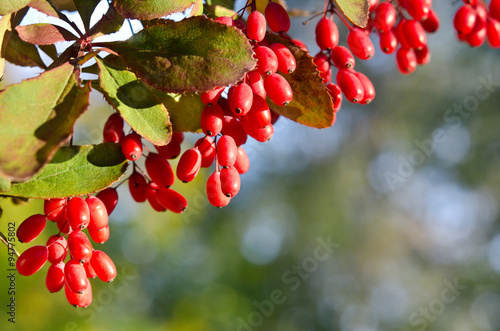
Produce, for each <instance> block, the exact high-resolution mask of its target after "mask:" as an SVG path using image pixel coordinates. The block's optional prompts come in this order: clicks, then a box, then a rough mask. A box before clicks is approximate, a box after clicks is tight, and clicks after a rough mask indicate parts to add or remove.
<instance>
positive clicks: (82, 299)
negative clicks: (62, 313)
mask: <svg viewBox="0 0 500 331" xmlns="http://www.w3.org/2000/svg"><path fill="white" fill-rule="evenodd" d="M86 282H87V286H86V288H85V290H83V291H82V292H81V293H79V292H74V291H72V290H71V288H70V287H69V286H68V283H67V282H65V285H64V293H65V294H66V300H68V302H69V304H70V305H72V306H74V307H80V308H85V307H88V306H89V305H90V304H91V303H92V287H91V286H90V281H89V280H88V278H86Z"/></svg>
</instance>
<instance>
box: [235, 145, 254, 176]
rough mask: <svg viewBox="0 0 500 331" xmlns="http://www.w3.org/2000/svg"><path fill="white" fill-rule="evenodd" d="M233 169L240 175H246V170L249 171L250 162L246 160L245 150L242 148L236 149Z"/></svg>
mask: <svg viewBox="0 0 500 331" xmlns="http://www.w3.org/2000/svg"><path fill="white" fill-rule="evenodd" d="M234 167H235V168H236V170H237V171H238V173H239V174H240V175H242V174H244V173H246V172H247V171H248V169H250V160H249V159H248V155H247V152H245V149H244V148H243V147H242V146H240V147H238V153H237V155H236V162H235V163H234Z"/></svg>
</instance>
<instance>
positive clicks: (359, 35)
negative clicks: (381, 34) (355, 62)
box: [347, 28, 375, 60]
mask: <svg viewBox="0 0 500 331" xmlns="http://www.w3.org/2000/svg"><path fill="white" fill-rule="evenodd" d="M347 44H348V45H349V49H350V50H351V52H352V54H354V56H356V57H358V58H360V59H361V60H368V59H370V58H372V57H373V55H374V54H375V47H373V43H372V41H371V40H370V37H369V36H368V35H367V34H366V33H365V32H364V31H363V30H361V29H359V28H352V29H351V31H350V32H349V35H348V36H347Z"/></svg>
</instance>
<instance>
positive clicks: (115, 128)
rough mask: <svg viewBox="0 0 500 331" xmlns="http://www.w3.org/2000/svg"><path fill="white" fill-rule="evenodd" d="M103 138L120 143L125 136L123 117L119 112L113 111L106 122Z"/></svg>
mask: <svg viewBox="0 0 500 331" xmlns="http://www.w3.org/2000/svg"><path fill="white" fill-rule="evenodd" d="M102 135H103V140H104V142H106V141H111V142H114V143H119V142H120V140H121V139H122V138H123V136H124V134H123V118H122V117H121V116H120V114H119V113H113V114H111V116H109V118H108V120H107V121H106V123H105V124H104V130H103V132H102Z"/></svg>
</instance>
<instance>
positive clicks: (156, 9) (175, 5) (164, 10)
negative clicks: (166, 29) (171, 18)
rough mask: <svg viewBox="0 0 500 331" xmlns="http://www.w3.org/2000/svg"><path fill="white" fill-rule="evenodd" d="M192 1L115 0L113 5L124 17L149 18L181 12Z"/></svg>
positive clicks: (193, 0)
mask: <svg viewBox="0 0 500 331" xmlns="http://www.w3.org/2000/svg"><path fill="white" fill-rule="evenodd" d="M194 2H195V0H171V1H165V0H142V1H136V0H115V7H116V10H118V11H119V12H120V14H122V15H123V17H125V18H137V19H140V20H150V19H153V18H159V17H163V16H167V15H170V14H173V13H178V12H182V11H184V10H186V9H188V8H189V7H191V6H192V5H193V3H194Z"/></svg>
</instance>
